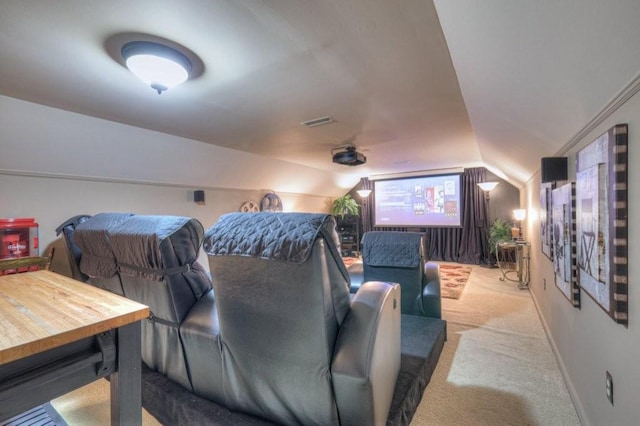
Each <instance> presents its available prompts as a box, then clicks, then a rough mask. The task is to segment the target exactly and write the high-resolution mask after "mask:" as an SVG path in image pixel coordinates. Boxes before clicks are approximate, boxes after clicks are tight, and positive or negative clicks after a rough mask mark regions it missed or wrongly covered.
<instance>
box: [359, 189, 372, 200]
mask: <svg viewBox="0 0 640 426" xmlns="http://www.w3.org/2000/svg"><path fill="white" fill-rule="evenodd" d="M356 192H357V193H358V195H359V196H360V197H362V198H367V197H368V196H369V194H371V190H370V189H358V190H357V191H356Z"/></svg>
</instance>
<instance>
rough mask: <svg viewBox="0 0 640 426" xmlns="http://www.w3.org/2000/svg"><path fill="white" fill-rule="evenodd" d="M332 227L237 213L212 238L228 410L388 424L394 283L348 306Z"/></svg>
mask: <svg viewBox="0 0 640 426" xmlns="http://www.w3.org/2000/svg"><path fill="white" fill-rule="evenodd" d="M336 243H337V235H336V234H335V220H334V219H333V217H331V216H329V215H322V214H310V213H309V214H307V213H231V214H227V215H224V216H222V217H221V218H220V219H219V221H218V222H217V223H216V224H215V225H214V226H213V227H212V228H211V229H209V230H208V231H207V232H206V234H205V242H204V248H205V250H206V251H207V254H208V256H209V265H210V270H211V273H212V280H213V286H214V291H215V295H216V305H217V308H218V315H219V321H220V347H221V350H222V380H223V383H222V388H223V390H224V398H225V399H224V401H223V404H224V405H225V406H227V407H228V408H230V409H232V410H238V411H243V412H246V413H250V414H253V415H257V416H260V417H262V418H266V419H269V420H271V421H275V422H277V423H283V424H294V423H295V424H322V425H336V424H353V425H365V424H367V425H373V424H376V425H381V424H385V422H386V419H387V416H388V413H389V407H390V404H391V399H392V396H393V391H394V386H395V382H396V379H397V375H398V371H399V367H400V309H399V308H400V307H399V306H398V304H399V302H400V300H399V299H400V294H399V287H398V286H397V285H396V284H390V283H383V282H370V283H365V284H363V285H362V287H361V288H360V290H359V291H358V292H357V293H356V294H355V295H354V298H353V300H352V301H351V302H350V300H349V276H348V274H347V271H346V269H345V267H344V263H343V262H342V260H341V258H340V253H339V248H338V245H337V244H336Z"/></svg>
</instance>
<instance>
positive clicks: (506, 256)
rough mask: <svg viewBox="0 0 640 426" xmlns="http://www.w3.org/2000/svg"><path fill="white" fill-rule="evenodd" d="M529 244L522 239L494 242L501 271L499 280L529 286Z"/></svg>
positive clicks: (519, 285)
mask: <svg viewBox="0 0 640 426" xmlns="http://www.w3.org/2000/svg"><path fill="white" fill-rule="evenodd" d="M530 247H531V244H529V242H528V241H524V240H515V241H502V242H498V243H496V260H497V263H498V268H500V272H502V277H500V281H505V280H508V281H513V282H517V283H518V288H520V289H525V288H529V249H530Z"/></svg>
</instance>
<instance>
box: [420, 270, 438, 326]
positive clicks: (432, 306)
mask: <svg viewBox="0 0 640 426" xmlns="http://www.w3.org/2000/svg"><path fill="white" fill-rule="evenodd" d="M422 308H423V309H424V313H425V316H427V317H431V318H439V319H440V318H442V298H441V294H440V265H438V264H437V263H435V262H427V263H425V265H424V275H423V276H422Z"/></svg>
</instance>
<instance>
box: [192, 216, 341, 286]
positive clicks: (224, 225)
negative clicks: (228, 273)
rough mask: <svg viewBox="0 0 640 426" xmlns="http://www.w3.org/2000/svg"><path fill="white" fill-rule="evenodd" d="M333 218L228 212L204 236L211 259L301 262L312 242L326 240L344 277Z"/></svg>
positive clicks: (308, 254)
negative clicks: (227, 258) (248, 258)
mask: <svg viewBox="0 0 640 426" xmlns="http://www.w3.org/2000/svg"><path fill="white" fill-rule="evenodd" d="M335 227H336V222H335V219H334V218H333V216H331V215H327V214H316V213H268V212H260V213H229V214H225V215H223V216H221V217H220V219H219V220H218V221H217V222H216V224H215V225H213V227H211V228H210V229H209V230H208V231H207V232H206V233H205V239H204V249H205V251H206V252H207V254H208V255H209V256H250V257H258V258H262V259H272V260H279V261H286V262H293V263H302V262H304V261H306V260H307V259H308V258H309V256H310V255H311V249H312V248H313V243H314V242H315V240H316V239H317V238H324V240H325V241H327V243H328V244H327V246H328V248H329V250H330V252H331V254H332V256H333V258H334V259H335V261H336V262H337V263H338V265H339V266H338V267H339V268H341V271H342V273H343V275H344V276H345V277H348V276H349V274H348V273H347V270H346V268H345V267H344V262H343V261H342V258H341V257H340V253H339V249H338V247H339V243H338V237H337V234H336V231H335Z"/></svg>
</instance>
